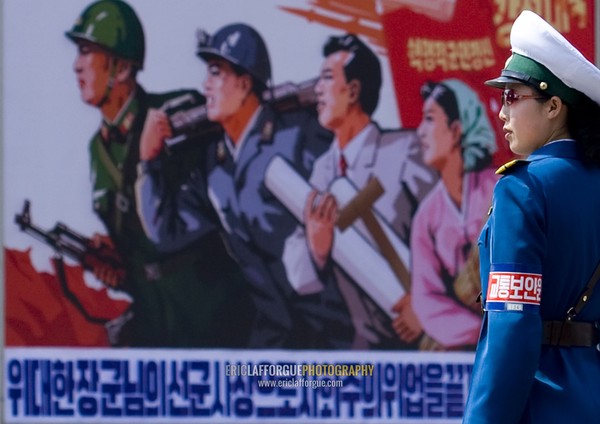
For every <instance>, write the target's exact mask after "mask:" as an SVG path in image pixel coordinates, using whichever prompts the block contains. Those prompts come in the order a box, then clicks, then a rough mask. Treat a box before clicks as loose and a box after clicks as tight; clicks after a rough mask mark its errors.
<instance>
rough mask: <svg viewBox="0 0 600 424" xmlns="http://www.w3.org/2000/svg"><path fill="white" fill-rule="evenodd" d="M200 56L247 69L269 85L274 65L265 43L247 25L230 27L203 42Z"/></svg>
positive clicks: (225, 27)
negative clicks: (221, 60)
mask: <svg viewBox="0 0 600 424" xmlns="http://www.w3.org/2000/svg"><path fill="white" fill-rule="evenodd" d="M197 55H198V56H199V57H200V58H202V59H203V60H205V61H208V60H210V59H211V58H215V57H218V58H222V59H225V60H227V61H228V62H231V63H233V64H234V65H237V66H239V67H240V68H242V69H244V70H245V71H246V72H248V73H249V74H250V75H252V76H253V77H254V78H256V79H257V80H258V81H260V82H261V83H262V84H264V85H265V87H267V86H268V81H269V80H270V79H271V62H270V60H269V52H268V51H267V46H266V45H265V42H264V40H263V39H262V37H261V36H260V34H259V33H258V32H256V30H255V29H254V28H252V27H250V26H248V25H246V24H240V23H238V24H231V25H226V26H224V27H223V28H221V29H220V30H218V31H217V32H216V33H215V34H213V35H212V36H211V37H205V38H203V39H199V42H198V50H197Z"/></svg>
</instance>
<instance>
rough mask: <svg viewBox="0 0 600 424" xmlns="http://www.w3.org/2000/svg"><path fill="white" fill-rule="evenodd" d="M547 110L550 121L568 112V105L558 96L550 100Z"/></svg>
mask: <svg viewBox="0 0 600 424" xmlns="http://www.w3.org/2000/svg"><path fill="white" fill-rule="evenodd" d="M546 108H547V109H546V110H547V111H548V118H550V119H554V118H556V117H557V116H559V115H560V114H561V113H564V112H565V111H566V105H565V104H564V103H563V101H562V99H561V98H560V97H558V96H552V97H551V98H550V99H548V100H547V103H546Z"/></svg>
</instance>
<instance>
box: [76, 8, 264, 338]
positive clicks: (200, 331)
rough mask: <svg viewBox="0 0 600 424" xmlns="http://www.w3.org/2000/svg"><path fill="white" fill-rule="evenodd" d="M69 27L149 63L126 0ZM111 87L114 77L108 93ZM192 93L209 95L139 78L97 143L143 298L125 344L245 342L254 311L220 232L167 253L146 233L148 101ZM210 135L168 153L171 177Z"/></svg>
mask: <svg viewBox="0 0 600 424" xmlns="http://www.w3.org/2000/svg"><path fill="white" fill-rule="evenodd" d="M65 35H66V36H67V37H68V38H69V39H71V40H72V41H74V42H75V43H80V42H87V43H93V44H95V45H97V46H100V47H101V48H103V49H105V50H106V51H107V52H108V53H109V54H111V55H113V56H114V57H116V58H121V59H126V60H128V61H130V62H131V63H132V64H133V66H134V67H135V68H138V69H142V68H143V62H144V54H145V41H144V33H143V29H142V26H141V23H140V21H139V19H138V17H137V15H136V14H135V12H134V11H133V9H132V8H131V7H130V6H129V5H128V4H127V3H125V2H123V1H120V0H100V1H97V2H95V3H92V4H91V5H89V6H88V7H87V8H86V9H85V10H84V11H83V12H82V14H81V15H80V16H79V18H78V19H77V21H76V22H75V24H74V25H73V28H72V29H71V30H70V31H67V32H66V34H65ZM111 66H113V70H112V75H113V76H114V75H115V68H114V66H115V65H114V63H113V64H112V65H111ZM111 90H112V81H111V82H110V83H109V84H108V86H107V88H106V93H105V96H104V99H105V100H106V99H107V98H108V97H109V95H110V93H111ZM184 94H187V95H192V96H194V97H195V98H196V100H197V101H203V99H202V97H201V96H200V94H199V93H197V92H195V91H175V92H170V93H166V94H161V95H157V94H147V93H146V92H145V91H144V90H143V89H142V88H141V87H139V86H138V87H137V88H136V90H135V92H134V94H133V95H132V97H131V98H130V99H129V100H128V103H127V104H126V105H125V106H124V107H123V110H122V111H121V113H120V114H119V116H118V117H117V118H116V119H115V121H114V122H111V123H108V122H103V123H102V126H101V128H100V129H99V131H98V132H97V133H96V134H95V135H94V137H93V138H92V140H91V143H90V157H91V174H92V183H93V205H94V210H95V212H96V213H97V214H98V215H99V217H100V218H101V219H102V221H103V223H104V225H105V227H106V229H107V231H108V233H109V235H110V236H111V238H112V240H113V243H114V244H115V247H116V248H117V250H118V252H119V253H120V254H121V256H122V258H123V261H124V264H125V268H126V272H127V277H126V281H125V285H126V289H127V291H128V292H129V293H130V294H131V295H132V297H133V300H134V301H133V305H132V308H131V310H132V312H133V319H131V320H129V321H128V322H127V324H126V325H125V326H124V327H123V329H124V330H123V331H121V333H120V340H119V341H118V342H117V344H119V345H121V344H123V345H129V346H164V347H199V346H209V347H239V346H244V345H245V340H246V337H247V334H248V331H247V329H248V323H249V322H250V321H251V320H250V315H251V314H252V312H251V309H250V306H248V305H249V303H248V302H247V300H246V299H247V296H244V295H243V294H242V292H243V290H244V288H243V287H244V286H245V285H244V283H243V281H242V279H241V277H240V275H241V273H240V272H239V267H238V266H237V264H235V262H233V260H232V259H231V258H230V256H229V255H228V253H227V252H226V250H225V248H224V245H223V243H222V241H221V239H220V237H219V235H218V234H217V232H216V231H214V232H213V233H209V234H207V235H206V237H203V238H202V239H201V240H199V241H198V242H196V243H195V244H193V245H187V246H185V247H183V248H182V249H181V250H179V251H177V252H175V253H172V254H169V255H168V256H167V255H164V254H161V253H160V252H159V251H158V250H157V249H156V247H155V246H154V245H153V244H152V243H151V242H150V240H149V239H148V238H147V237H146V236H145V233H144V231H143V229H142V226H141V224H140V220H139V219H138V216H137V212H136V205H135V197H134V188H133V186H134V183H135V180H136V167H137V164H138V162H139V142H140V136H141V132H142V128H143V125H144V121H145V119H146V115H147V112H148V109H149V108H160V107H161V106H162V105H163V104H164V103H165V102H166V101H167V100H169V99H173V98H175V97H178V96H181V95H184ZM103 101H104V100H103ZM206 144H207V141H206V140H196V142H195V143H193V142H192V143H190V144H189V145H188V146H190V147H188V148H187V149H181V150H180V152H179V153H174V154H172V155H167V154H164V155H163V157H162V161H163V165H164V169H165V177H166V179H167V184H169V185H177V184H179V182H180V180H182V178H183V177H184V176H185V175H186V174H187V173H188V171H189V170H190V169H191V168H192V167H193V165H194V164H197V163H204V161H203V160H202V157H203V155H204V150H205V147H206ZM199 161H202V162H199ZM244 323H246V324H244ZM125 329H126V330H127V331H125Z"/></svg>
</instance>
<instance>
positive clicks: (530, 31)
mask: <svg viewBox="0 0 600 424" xmlns="http://www.w3.org/2000/svg"><path fill="white" fill-rule="evenodd" d="M510 41H511V47H512V56H511V58H510V59H509V60H508V61H507V64H506V66H505V69H504V70H502V73H501V76H500V77H498V78H496V79H494V80H491V81H488V82H487V83H486V84H488V85H490V86H492V87H497V88H500V89H502V90H503V91H502V109H501V111H500V114H499V116H500V119H501V120H502V121H503V122H504V131H505V133H506V140H507V141H508V143H509V146H510V149H511V150H512V151H513V152H514V153H515V154H518V155H521V156H523V157H525V159H523V160H519V161H514V162H512V163H509V164H507V165H505V166H503V167H501V168H500V169H499V170H498V172H499V173H501V174H502V177H501V178H500V180H499V181H498V183H497V185H496V187H495V188H494V199H493V205H492V209H491V210H490V216H489V220H488V222H487V224H486V225H485V226H484V228H483V231H482V233H481V236H480V239H479V248H480V260H481V267H480V271H481V277H482V278H481V280H482V283H483V284H482V288H483V299H482V300H483V308H484V311H485V312H484V317H483V323H482V328H481V334H480V337H479V341H478V346H477V353H476V357H475V364H474V367H473V375H472V383H471V387H470V393H469V397H468V400H467V405H466V409H465V414H464V422H465V423H469V424H473V423H592V422H600V403H599V402H598V399H600V352H599V351H598V350H597V345H598V343H599V342H600V340H599V335H598V328H597V327H598V322H599V321H600V287H598V288H597V290H596V292H595V293H592V294H590V293H589V292H587V293H586V294H585V295H583V293H584V290H585V287H586V285H588V282H590V283H591V282H593V281H594V280H597V277H595V278H590V277H591V276H592V274H594V271H595V269H596V266H597V265H598V263H599V261H600V106H599V105H598V104H599V103H600V70H598V69H597V68H596V67H595V66H594V65H592V64H591V63H590V62H589V61H587V60H586V59H585V58H584V57H583V55H581V53H580V52H579V51H577V50H576V49H575V48H574V47H573V46H572V45H571V44H569V42H568V41H567V40H566V39H565V38H564V37H563V36H561V35H560V34H559V33H558V32H557V31H556V30H555V29H554V28H552V27H551V26H550V25H549V24H548V23H547V22H545V21H544V20H543V19H542V18H540V17H539V16H538V15H536V14H534V13H533V12H530V11H525V12H523V13H522V14H521V15H520V16H519V17H518V18H517V20H516V21H515V22H514V24H513V27H512V30H511V35H510Z"/></svg>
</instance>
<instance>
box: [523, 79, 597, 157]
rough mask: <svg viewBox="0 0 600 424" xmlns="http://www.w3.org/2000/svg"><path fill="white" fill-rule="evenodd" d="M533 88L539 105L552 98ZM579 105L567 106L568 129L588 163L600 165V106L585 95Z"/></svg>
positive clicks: (531, 85)
mask: <svg viewBox="0 0 600 424" xmlns="http://www.w3.org/2000/svg"><path fill="white" fill-rule="evenodd" d="M526 85H528V86H529V87H531V88H532V89H533V91H534V94H535V95H536V96H539V97H540V98H539V99H536V100H537V101H538V102H539V103H545V102H547V101H548V100H550V99H551V98H552V96H551V95H549V94H548V93H546V92H544V91H541V90H540V89H539V88H538V87H536V86H535V85H533V84H526ZM581 94H582V95H581V97H580V99H579V100H578V101H577V103H574V104H571V103H568V102H565V101H564V100H563V99H561V100H562V101H563V103H565V104H566V105H567V129H568V131H569V133H570V134H571V136H572V137H573V138H574V139H575V140H576V141H577V142H578V143H579V144H580V145H581V147H582V148H583V152H584V155H585V159H586V160H587V162H588V163H593V164H596V165H600V105H598V104H597V103H596V102H594V101H593V100H592V99H590V98H589V97H588V96H586V95H585V94H583V93H581Z"/></svg>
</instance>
